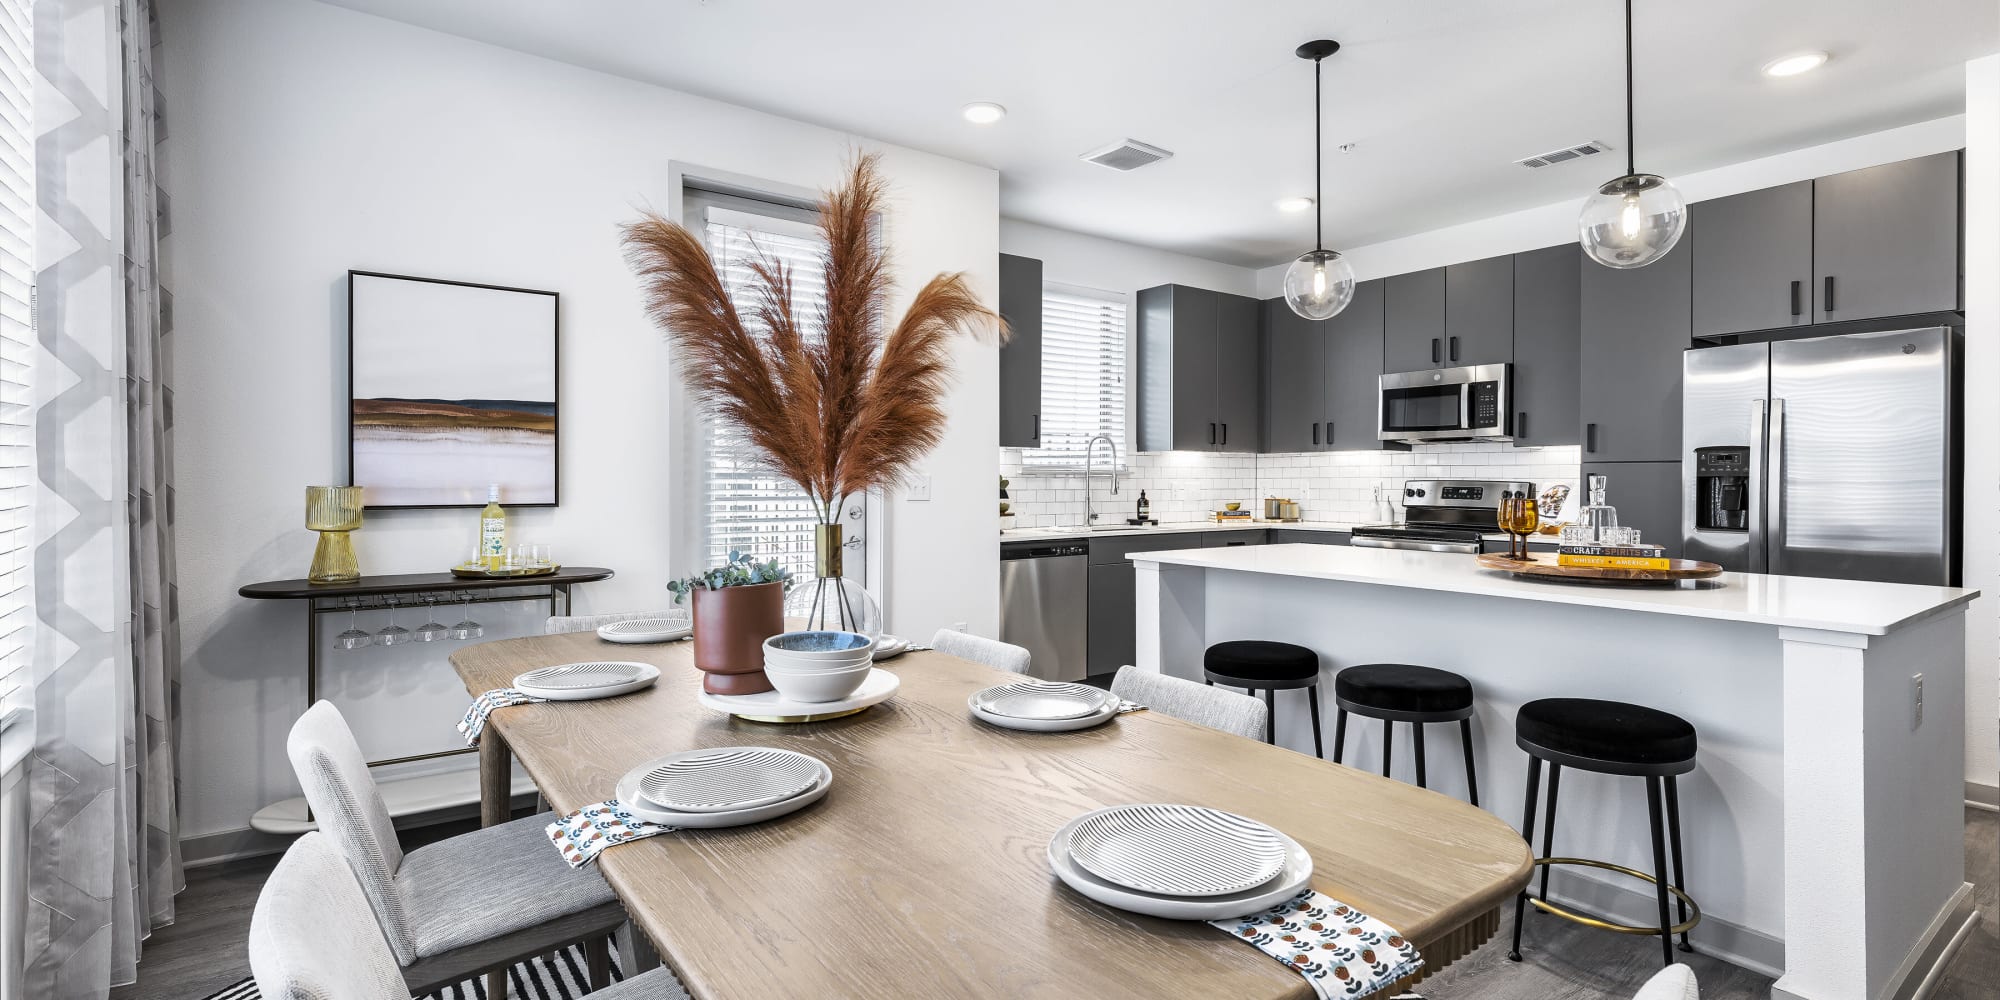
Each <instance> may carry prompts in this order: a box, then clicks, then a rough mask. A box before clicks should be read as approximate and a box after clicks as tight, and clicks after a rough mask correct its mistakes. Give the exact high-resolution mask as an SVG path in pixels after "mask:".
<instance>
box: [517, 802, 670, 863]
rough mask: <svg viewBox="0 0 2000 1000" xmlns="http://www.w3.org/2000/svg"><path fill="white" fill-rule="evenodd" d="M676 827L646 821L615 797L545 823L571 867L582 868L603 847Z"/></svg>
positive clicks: (551, 838) (601, 850) (602, 849)
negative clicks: (547, 823)
mask: <svg viewBox="0 0 2000 1000" xmlns="http://www.w3.org/2000/svg"><path fill="white" fill-rule="evenodd" d="M677 829H679V827H672V826H667V825H666V824H664V823H648V822H647V821H645V820H643V819H640V818H639V817H637V816H634V815H632V812H631V810H629V809H626V808H625V807H624V806H622V805H619V803H618V800H617V799H606V800H604V801H603V802H599V803H598V804H596V805H594V806H585V807H583V808H582V809H578V810H577V811H575V812H573V813H570V814H569V815H567V816H564V817H563V818H561V819H559V820H556V821H555V822H553V823H550V824H549V825H548V833H549V840H550V841H551V842H553V843H554V844H555V845H556V850H558V851H561V852H562V856H563V860H564V861H567V862H569V866H570V867H571V868H582V867H583V866H584V865H587V864H589V863H591V862H592V861H596V860H597V856H598V855H600V854H603V853H604V851H605V848H609V847H616V846H618V845H619V844H622V843H625V842H626V841H628V840H640V839H643V838H646V837H651V836H654V835H656V834H662V833H672V832H673V831H675V830H677Z"/></svg>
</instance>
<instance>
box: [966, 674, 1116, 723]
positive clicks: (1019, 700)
mask: <svg viewBox="0 0 2000 1000" xmlns="http://www.w3.org/2000/svg"><path fill="white" fill-rule="evenodd" d="M1117 703H1118V699H1117V698H1116V697H1115V696H1113V695H1112V693H1111V692H1109V691H1106V690H1104V689H1103V688H1094V687H1091V686H1090V685H1088V684H1066V683H1060V682H1051V681H1018V682H1015V683H1013V684H1000V685H996V686H994V687H990V688H985V689H983V690H979V691H974V692H973V693H972V704H973V705H975V706H977V707H978V708H979V709H980V711H983V712H985V713H986V714H988V715H1004V716H1007V717H1008V718H1014V719H1034V720H1036V721H1040V722H1055V721H1058V720H1061V719H1081V718H1083V717H1085V716H1089V715H1095V714H1097V713H1099V712H1102V711H1103V710H1104V706H1105V705H1106V704H1112V705H1116V704H1117Z"/></svg>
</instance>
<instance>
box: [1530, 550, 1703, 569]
mask: <svg viewBox="0 0 2000 1000" xmlns="http://www.w3.org/2000/svg"><path fill="white" fill-rule="evenodd" d="M1556 565H1558V566H1580V567H1588V568H1591V569H1672V568H1673V565H1674V561H1673V560H1672V559H1649V558H1647V557H1645V556H1576V555H1569V554H1567V553H1565V554H1562V555H1558V556H1556Z"/></svg>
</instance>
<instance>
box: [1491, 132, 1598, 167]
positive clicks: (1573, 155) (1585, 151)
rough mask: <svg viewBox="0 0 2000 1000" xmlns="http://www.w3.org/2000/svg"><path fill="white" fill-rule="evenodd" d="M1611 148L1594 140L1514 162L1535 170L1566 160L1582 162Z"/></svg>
mask: <svg viewBox="0 0 2000 1000" xmlns="http://www.w3.org/2000/svg"><path fill="white" fill-rule="evenodd" d="M1610 148H1611V146H1610V145H1609V144H1608V143H1604V142H1601V141H1599V140H1596V139H1593V140H1591V141H1589V142H1586V143H1584V144H1583V145H1581V146H1570V147H1568V148H1567V149H1558V150H1556V151H1554V152H1551V153H1541V154H1539V155H1536V156H1530V157H1528V158H1527V159H1525V160H1515V161H1514V162H1515V163H1518V164H1520V165H1522V166H1524V167H1527V168H1528V169H1530V170H1533V169H1535V168H1537V167H1547V166H1552V165H1554V164H1557V163H1562V162H1564V161H1565V160H1580V159H1582V158H1584V157H1586V156H1596V155H1597V154H1599V153H1602V152H1604V151H1606V150H1608V149H1610Z"/></svg>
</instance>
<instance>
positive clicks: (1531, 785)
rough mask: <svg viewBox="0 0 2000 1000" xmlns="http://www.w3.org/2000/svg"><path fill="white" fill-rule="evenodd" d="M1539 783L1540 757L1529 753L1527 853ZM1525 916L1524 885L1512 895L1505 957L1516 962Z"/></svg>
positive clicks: (1524, 826) (1523, 824) (1523, 826)
mask: <svg viewBox="0 0 2000 1000" xmlns="http://www.w3.org/2000/svg"><path fill="white" fill-rule="evenodd" d="M1541 785H1542V759H1541V758H1540V757H1536V756H1533V755H1529V757H1528V791H1527V794H1526V798H1527V800H1528V804H1527V807H1526V808H1525V809H1523V810H1522V813H1521V839H1522V840H1525V841H1527V842H1528V853H1529V854H1533V853H1535V793H1536V792H1539V791H1540V790H1541ZM1527 916H1528V887H1527V886H1525V885H1524V886H1522V887H1521V894H1520V895H1518V896H1516V897H1514V950H1513V951H1510V952H1508V953H1507V957H1508V958H1510V959H1512V960H1514V961H1516V962H1518V961H1520V960H1521V924H1522V923H1524V922H1525V920H1526V918H1527Z"/></svg>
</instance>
